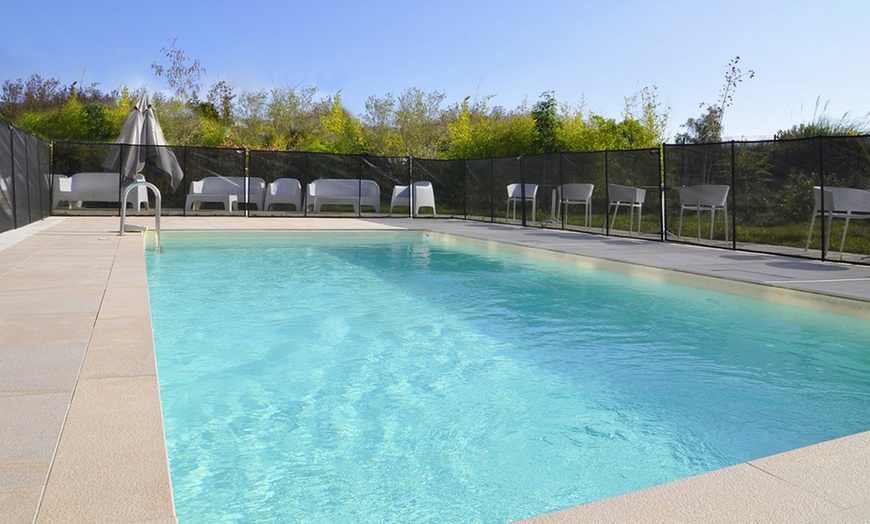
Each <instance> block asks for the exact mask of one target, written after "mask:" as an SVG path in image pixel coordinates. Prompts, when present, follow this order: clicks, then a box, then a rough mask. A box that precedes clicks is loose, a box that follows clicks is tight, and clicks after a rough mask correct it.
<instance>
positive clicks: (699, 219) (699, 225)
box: [695, 206, 701, 241]
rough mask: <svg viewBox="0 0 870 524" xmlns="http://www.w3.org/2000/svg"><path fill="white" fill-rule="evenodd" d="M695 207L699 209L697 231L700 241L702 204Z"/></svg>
mask: <svg viewBox="0 0 870 524" xmlns="http://www.w3.org/2000/svg"><path fill="white" fill-rule="evenodd" d="M695 209H697V211H698V230H697V231H696V232H697V234H698V237H697V238H698V241H700V240H701V206H698V207H697V208H695Z"/></svg>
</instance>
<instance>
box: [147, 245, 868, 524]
mask: <svg viewBox="0 0 870 524" xmlns="http://www.w3.org/2000/svg"><path fill="white" fill-rule="evenodd" d="M162 244H163V247H164V250H163V252H162V253H160V254H154V253H153V252H150V253H148V255H147V263H148V273H149V286H150V293H151V304H152V316H153V323H154V337H155V343H156V349H157V359H158V370H159V377H160V387H161V395H162V401H163V410H164V418H165V424H166V433H167V446H168V450H169V461H170V468H171V474H172V482H173V490H174V496H175V503H176V509H177V513H178V517H179V520H180V522H182V523H187V522H258V523H259V522H508V521H512V520H517V519H521V518H525V517H529V516H532V515H537V514H541V513H545V512H548V511H553V510H557V509H561V508H565V507H569V506H573V505H577V504H582V503H586V502H590V501H594V500H599V499H602V498H606V497H610V496H614V495H618V494H622V493H626V492H629V491H633V490H637V489H641V488H644V487H647V486H651V485H654V484H659V483H662V482H667V481H670V480H675V479H678V478H683V477H686V476H689V475H694V474H697V473H702V472H705V471H709V470H712V469H717V468H721V467H724V466H728V465H732V464H736V463H740V462H744V461H747V460H751V459H754V458H758V457H762V456H766V455H770V454H773V453H777V452H781V451H785V450H788V449H793V448H796V447H800V446H804V445H808V444H812V443H815V442H819V441H823V440H827V439H831V438H836V437H840V436H843V435H847V434H851V433H855V432H858V431H863V430H867V429H870V418H868V415H870V351H868V343H867V341H868V340H870V327H868V323H867V322H863V321H859V320H856V319H852V318H846V317H840V316H835V315H830V314H826V313H821V312H818V311H811V310H806V309H800V308H793V307H787V306H779V305H773V304H769V303H764V302H759V301H755V300H751V299H746V298H741V297H734V296H729V295H723V294H716V293H712V292H709V291H703V290H698V289H694V288H689V287H685V286H676V285H669V284H664V283H660V282H654V281H648V280H643V279H637V278H630V277H626V276H622V275H617V274H611V273H608V272H600V271H599V272H596V271H591V270H587V269H583V268H580V267H575V266H568V265H562V264H557V263H549V262H542V261H540V260H533V259H529V258H525V257H522V256H519V255H510V254H505V253H498V252H495V251H487V250H483V249H477V248H472V247H462V246H461V245H453V244H451V245H446V244H441V243H439V241H438V240H437V239H436V238H432V239H429V238H424V237H422V236H419V235H418V236H406V235H405V236H398V237H385V236H383V235H378V236H374V237H368V236H359V235H357V236H346V237H342V236H334V235H333V236H324V235H317V236H314V235H301V234H296V235H293V234H288V235H280V236H279V235H274V234H262V235H260V234H250V235H241V236H240V235H232V236H218V235H203V234H199V235H192V234H187V235H185V234H181V235H171V234H164V237H163V239H162Z"/></svg>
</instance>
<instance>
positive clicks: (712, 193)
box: [677, 184, 731, 241]
mask: <svg viewBox="0 0 870 524" xmlns="http://www.w3.org/2000/svg"><path fill="white" fill-rule="evenodd" d="M730 189H731V187H730V186H717V185H709V184H703V185H698V186H688V187H681V188H679V192H680V226H679V228H678V229H677V236H680V237H681V236H683V212H684V211H685V210H687V209H688V210H689V211H696V212H697V213H698V240H701V212H702V211H709V212H710V239H711V240H712V239H713V225H714V224H715V223H716V211H722V212H723V213H724V217H725V240H726V241H728V191H729V190H730Z"/></svg>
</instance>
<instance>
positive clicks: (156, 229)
mask: <svg viewBox="0 0 870 524" xmlns="http://www.w3.org/2000/svg"><path fill="white" fill-rule="evenodd" d="M139 186H145V187H147V188H148V189H150V190H151V191H153V192H154V200H155V204H156V207H155V209H154V249H156V250H158V251H159V250H160V207H161V198H160V190H159V189H157V186H155V185H154V184H152V183H151V182H146V181H144V180H137V181H135V182H133V183H132V184H130V185H129V186H127V188H126V189H124V196H123V197H121V228H120V229H121V230H120V232H119V233H118V234H119V235H121V236H124V222H125V220H126V217H127V195H129V194H130V191H132V190H133V188H136V187H139Z"/></svg>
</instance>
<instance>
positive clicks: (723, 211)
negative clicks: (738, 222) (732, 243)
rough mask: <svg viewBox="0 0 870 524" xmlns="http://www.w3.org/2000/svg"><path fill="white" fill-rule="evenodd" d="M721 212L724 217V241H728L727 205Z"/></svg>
mask: <svg viewBox="0 0 870 524" xmlns="http://www.w3.org/2000/svg"><path fill="white" fill-rule="evenodd" d="M722 214H723V216H724V217H725V242H728V206H725V207H723V208H722Z"/></svg>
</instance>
